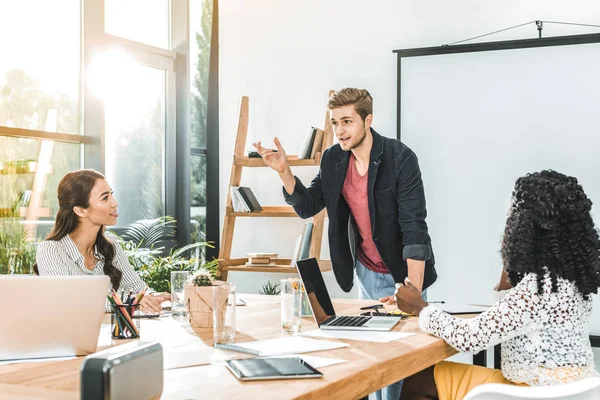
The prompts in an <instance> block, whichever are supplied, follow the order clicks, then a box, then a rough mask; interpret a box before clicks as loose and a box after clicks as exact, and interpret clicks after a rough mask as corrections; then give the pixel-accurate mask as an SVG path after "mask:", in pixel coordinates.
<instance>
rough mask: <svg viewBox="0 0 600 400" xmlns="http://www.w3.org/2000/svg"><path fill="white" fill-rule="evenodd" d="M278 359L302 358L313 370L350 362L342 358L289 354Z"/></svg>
mask: <svg viewBox="0 0 600 400" xmlns="http://www.w3.org/2000/svg"><path fill="white" fill-rule="evenodd" d="M277 357H300V358H301V359H303V360H304V361H306V362H307V363H309V364H310V365H311V366H312V367H313V368H324V367H329V366H330V365H336V364H342V363H347V362H348V360H344V359H341V358H329V357H318V356H311V355H309V354H289V355H287V356H277Z"/></svg>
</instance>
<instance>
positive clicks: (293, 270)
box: [225, 265, 296, 274]
mask: <svg viewBox="0 0 600 400" xmlns="http://www.w3.org/2000/svg"><path fill="white" fill-rule="evenodd" d="M225 269H226V270H227V271H229V272H232V271H248V272H285V273H288V274H295V273H296V268H292V267H290V266H287V267H286V266H285V265H277V266H272V265H271V266H269V267H246V266H245V265H230V266H229V267H227V268H225Z"/></svg>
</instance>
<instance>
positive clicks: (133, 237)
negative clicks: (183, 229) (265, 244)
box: [113, 216, 218, 292]
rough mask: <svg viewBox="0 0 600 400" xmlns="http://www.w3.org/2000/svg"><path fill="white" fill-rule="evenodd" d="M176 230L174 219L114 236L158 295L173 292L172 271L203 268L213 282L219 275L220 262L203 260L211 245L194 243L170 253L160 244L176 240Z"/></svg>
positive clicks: (148, 222) (138, 224)
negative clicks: (205, 251)
mask: <svg viewBox="0 0 600 400" xmlns="http://www.w3.org/2000/svg"><path fill="white" fill-rule="evenodd" d="M175 227H176V221H175V219H173V218H172V217H169V216H166V217H161V218H157V219H151V220H140V221H136V222H134V223H133V224H131V225H129V226H128V227H126V228H125V230H124V232H123V234H122V235H121V236H120V237H119V236H116V235H114V234H113V236H115V237H116V238H117V241H118V242H119V244H120V245H121V248H122V249H123V250H124V251H125V253H126V254H127V256H128V258H129V262H130V263H131V265H133V268H134V269H135V270H136V271H137V273H138V275H139V276H140V277H141V278H142V279H143V280H144V281H145V282H146V284H147V285H148V286H149V287H150V288H152V289H154V290H156V291H158V292H170V291H171V271H190V272H193V271H196V270H198V269H201V268H203V269H205V270H206V271H208V273H209V274H210V275H211V277H212V278H213V279H214V278H215V277H216V274H217V266H218V260H216V259H214V260H211V261H206V260H205V259H204V254H205V253H204V249H205V248H206V247H213V246H212V245H211V244H210V242H196V243H191V244H188V245H186V246H183V247H181V248H173V249H171V250H170V251H169V252H168V253H167V251H166V248H165V246H162V245H160V244H162V243H165V242H166V241H168V240H169V239H172V238H174V237H175Z"/></svg>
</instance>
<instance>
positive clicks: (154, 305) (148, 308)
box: [140, 293, 171, 314]
mask: <svg viewBox="0 0 600 400" xmlns="http://www.w3.org/2000/svg"><path fill="white" fill-rule="evenodd" d="M167 300H171V295H170V294H169V293H156V294H148V295H146V296H144V297H143V298H142V301H141V303H140V306H141V307H142V311H143V312H145V313H146V314H160V313H161V312H162V310H163V309H162V306H161V303H162V302H163V301H167Z"/></svg>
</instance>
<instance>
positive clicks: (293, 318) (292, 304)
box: [281, 278, 302, 335]
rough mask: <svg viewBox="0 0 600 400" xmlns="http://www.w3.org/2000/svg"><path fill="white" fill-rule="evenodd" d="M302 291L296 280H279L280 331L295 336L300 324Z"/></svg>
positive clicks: (298, 281)
mask: <svg viewBox="0 0 600 400" xmlns="http://www.w3.org/2000/svg"><path fill="white" fill-rule="evenodd" d="M301 315H302V289H301V282H300V279H298V278H288V279H282V280H281V330H282V331H283V332H285V333H290V334H292V335H295V334H296V333H298V332H300V324H301V322H302V318H301Z"/></svg>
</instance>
